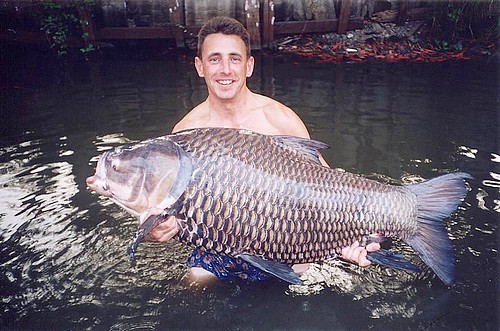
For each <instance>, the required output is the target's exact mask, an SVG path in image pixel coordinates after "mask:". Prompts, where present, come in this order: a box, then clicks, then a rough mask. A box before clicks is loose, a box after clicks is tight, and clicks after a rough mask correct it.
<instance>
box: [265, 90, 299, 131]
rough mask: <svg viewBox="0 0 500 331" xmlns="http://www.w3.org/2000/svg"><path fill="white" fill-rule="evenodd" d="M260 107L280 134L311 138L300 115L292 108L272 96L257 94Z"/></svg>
mask: <svg viewBox="0 0 500 331" xmlns="http://www.w3.org/2000/svg"><path fill="white" fill-rule="evenodd" d="M257 96H258V101H259V106H260V107H259V108H261V109H262V113H263V114H264V116H265V118H266V120H267V121H268V122H269V123H270V124H271V125H272V126H273V127H275V128H276V130H277V131H278V132H279V134H284V135H291V136H298V137H304V138H309V132H308V131H307V128H306V126H305V124H304V122H303V121H302V120H301V119H300V117H299V116H298V115H297V114H296V113H295V112H294V111H293V110H292V109H291V108H290V107H287V106H285V105H284V104H282V103H281V102H279V101H276V100H274V99H272V98H269V97H266V96H263V95H257Z"/></svg>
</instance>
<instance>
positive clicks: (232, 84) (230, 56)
mask: <svg viewBox="0 0 500 331" xmlns="http://www.w3.org/2000/svg"><path fill="white" fill-rule="evenodd" d="M253 66H254V58H253V57H251V56H250V57H247V53H246V48H245V43H244V42H243V40H241V38H240V37H238V36H236V35H225V34H222V33H216V34H211V35H209V36H207V37H206V39H205V41H204V42H203V46H202V52H201V59H200V58H198V57H196V58H195V67H196V70H197V71H198V75H199V76H200V77H204V78H205V82H206V84H207V87H208V91H209V94H210V96H211V97H216V98H219V99H223V100H231V99H233V98H234V97H236V96H237V94H238V93H239V92H240V91H241V90H242V89H243V87H245V86H246V78H247V77H250V76H251V75H252V73H253Z"/></svg>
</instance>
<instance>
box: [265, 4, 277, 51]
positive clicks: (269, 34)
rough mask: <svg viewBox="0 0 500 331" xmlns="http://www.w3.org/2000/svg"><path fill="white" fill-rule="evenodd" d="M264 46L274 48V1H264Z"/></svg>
mask: <svg viewBox="0 0 500 331" xmlns="http://www.w3.org/2000/svg"><path fill="white" fill-rule="evenodd" d="M262 47H263V48H271V49H272V48H274V2H273V1H272V0H263V1H262Z"/></svg>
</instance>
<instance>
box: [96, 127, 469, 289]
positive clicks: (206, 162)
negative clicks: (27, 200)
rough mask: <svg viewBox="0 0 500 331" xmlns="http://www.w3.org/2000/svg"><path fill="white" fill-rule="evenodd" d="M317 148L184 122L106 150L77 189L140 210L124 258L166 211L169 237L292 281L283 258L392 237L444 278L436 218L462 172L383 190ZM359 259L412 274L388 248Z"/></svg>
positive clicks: (446, 259)
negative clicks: (329, 162) (173, 230)
mask: <svg viewBox="0 0 500 331" xmlns="http://www.w3.org/2000/svg"><path fill="white" fill-rule="evenodd" d="M325 146H326V145H325V144H323V143H320V142H317V141H313V140H309V139H304V138H298V137H290V136H267V135H261V134H257V133H254V132H250V131H247V130H237V129H223V128H206V129H192V130H186V131H183V132H179V133H176V134H172V135H168V136H165V137H159V138H155V139H150V140H146V141H144V142H141V143H138V144H135V145H131V146H122V147H117V148H116V149H114V150H111V151H107V152H105V153H104V154H103V155H102V156H101V158H100V159H99V161H98V163H97V167H96V173H95V175H94V176H91V177H89V178H87V185H88V186H89V187H90V188H91V189H92V190H94V191H96V192H97V193H99V194H102V195H104V196H106V197H109V198H111V199H112V200H113V201H115V202H116V203H117V204H119V205H120V206H122V207H124V208H125V209H126V210H127V211H129V212H130V213H132V214H134V215H137V216H139V217H140V226H139V229H138V231H137V232H136V235H135V236H134V238H133V239H132V241H131V242H130V244H129V248H128V254H129V256H130V257H131V258H133V257H134V254H135V250H136V249H137V247H138V245H139V243H140V242H141V241H142V240H144V238H145V237H146V236H147V234H148V233H149V232H151V231H152V229H154V228H155V226H157V225H158V224H159V223H160V222H162V221H163V220H165V219H166V217H167V216H169V215H174V216H176V217H177V224H178V227H179V232H178V234H177V238H178V239H179V240H181V241H183V242H186V243H190V244H192V245H195V246H199V247H204V248H206V249H207V250H209V251H213V252H216V253H218V254H227V255H230V256H233V257H240V258H241V259H243V260H244V261H246V262H248V263H250V264H252V265H253V266H254V267H256V268H259V269H261V270H263V271H264V272H267V273H270V274H272V275H275V276H276V277H279V278H281V279H283V280H285V281H288V282H290V283H293V284H299V283H300V279H299V278H298V276H297V275H296V274H295V273H294V272H293V271H292V269H291V268H290V267H289V266H287V264H288V265H291V264H296V263H307V262H318V261H321V260H326V259H330V258H332V257H335V256H336V255H338V254H340V253H341V250H342V248H343V247H346V246H349V245H351V244H352V243H353V242H354V241H356V240H358V241H363V242H366V241H367V240H369V239H370V238H372V239H373V238H374V237H373V236H372V235H376V237H377V238H379V239H380V238H381V237H396V238H399V239H402V240H403V241H404V242H406V243H407V244H408V245H410V246H411V247H412V248H413V249H415V251H416V252H417V253H418V255H419V256H420V257H421V259H422V260H423V261H424V262H425V263H426V264H427V265H429V266H430V267H431V268H432V269H433V270H434V271H435V272H436V274H437V275H438V276H439V278H440V279H441V280H443V282H444V283H446V284H448V285H450V284H452V283H453V280H454V269H455V267H454V252H453V246H452V244H451V241H450V240H449V239H448V234H447V231H446V228H445V226H444V223H443V220H444V219H445V218H446V217H448V216H449V215H450V214H451V213H452V212H453V211H455V210H456V208H457V206H458V205H459V204H460V203H461V201H462V199H463V198H464V197H465V195H466V194H467V188H466V186H465V183H464V181H465V180H466V179H470V178H471V177H470V175H468V174H466V173H461V172H457V173H450V174H445V175H442V176H439V177H436V178H433V179H430V180H427V181H424V182H421V183H417V184H414V185H407V186H395V185H387V184H383V183H380V182H377V181H374V180H370V179H367V178H364V177H362V176H359V175H355V174H351V173H348V172H344V171H340V170H335V169H330V168H328V167H324V166H322V165H321V164H320V162H319V152H318V150H319V149H321V148H325ZM367 258H368V259H369V260H370V261H373V262H376V263H379V264H383V265H387V266H390V267H393V268H398V269H404V270H411V271H419V269H418V268H417V267H416V266H414V265H412V264H411V263H410V262H408V261H406V260H404V259H402V258H401V257H399V256H397V255H395V254H393V253H392V252H390V251H386V250H382V249H381V250H379V251H377V252H369V253H368V255H367Z"/></svg>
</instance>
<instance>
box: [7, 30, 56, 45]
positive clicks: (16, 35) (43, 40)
mask: <svg viewBox="0 0 500 331" xmlns="http://www.w3.org/2000/svg"><path fill="white" fill-rule="evenodd" d="M0 40H4V41H17V42H21V43H26V44H35V45H48V40H47V37H46V36H45V33H43V32H41V31H23V30H12V29H8V30H6V29H0Z"/></svg>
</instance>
